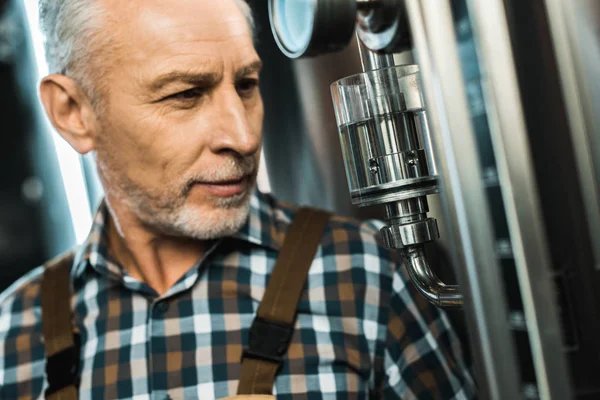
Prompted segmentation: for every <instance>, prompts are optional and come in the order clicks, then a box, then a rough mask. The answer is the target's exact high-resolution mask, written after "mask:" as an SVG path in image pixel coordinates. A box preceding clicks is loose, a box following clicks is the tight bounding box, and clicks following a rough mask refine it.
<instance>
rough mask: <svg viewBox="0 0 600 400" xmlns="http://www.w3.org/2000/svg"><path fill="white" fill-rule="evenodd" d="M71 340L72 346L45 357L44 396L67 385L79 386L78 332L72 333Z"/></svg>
mask: <svg viewBox="0 0 600 400" xmlns="http://www.w3.org/2000/svg"><path fill="white" fill-rule="evenodd" d="M73 342H74V344H73V346H71V347H67V348H66V349H64V350H62V351H59V352H58V353H55V354H53V355H51V356H49V357H48V358H47V359H46V378H47V379H48V388H47V389H46V392H45V396H46V398H48V397H49V396H51V395H52V394H54V393H56V392H59V391H61V390H62V389H64V388H66V387H68V386H74V387H75V388H77V387H79V376H78V366H79V347H80V345H81V339H80V337H79V334H73Z"/></svg>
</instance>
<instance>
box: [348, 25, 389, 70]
mask: <svg viewBox="0 0 600 400" xmlns="http://www.w3.org/2000/svg"><path fill="white" fill-rule="evenodd" d="M356 41H357V43H358V52H359V54H360V63H361V65H362V69H363V72H369V71H375V70H377V69H381V68H388V67H393V66H394V65H395V63H394V56H393V54H377V53H375V52H373V51H371V50H369V49H368V48H367V47H366V46H365V45H364V43H363V42H362V40H360V37H359V36H358V32H356Z"/></svg>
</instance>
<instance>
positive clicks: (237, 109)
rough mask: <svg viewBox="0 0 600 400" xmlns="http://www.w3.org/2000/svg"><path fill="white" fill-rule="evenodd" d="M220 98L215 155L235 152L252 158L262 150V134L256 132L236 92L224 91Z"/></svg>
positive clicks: (214, 142)
mask: <svg viewBox="0 0 600 400" xmlns="http://www.w3.org/2000/svg"><path fill="white" fill-rule="evenodd" d="M223 92H224V93H221V95H220V96H217V97H218V101H217V104H216V106H217V107H216V110H215V111H216V114H217V115H218V116H215V117H217V118H219V121H218V126H219V128H220V129H217V130H216V132H214V135H215V136H214V138H213V140H212V143H211V146H212V150H213V152H215V153H220V152H227V151H233V152H236V153H238V154H240V155H242V156H250V155H253V154H255V153H256V152H257V151H258V150H259V149H260V134H259V132H255V129H253V126H252V124H251V121H250V117H251V116H250V115H249V112H248V110H247V109H246V107H245V106H244V103H243V101H242V99H241V98H240V97H239V95H238V94H237V92H236V91H235V90H227V91H223Z"/></svg>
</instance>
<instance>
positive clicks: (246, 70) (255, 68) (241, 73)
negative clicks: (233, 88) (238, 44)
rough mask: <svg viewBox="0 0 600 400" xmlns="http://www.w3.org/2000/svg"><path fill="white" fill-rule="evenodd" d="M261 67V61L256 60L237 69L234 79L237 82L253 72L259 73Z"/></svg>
mask: <svg viewBox="0 0 600 400" xmlns="http://www.w3.org/2000/svg"><path fill="white" fill-rule="evenodd" d="M262 65H263V63H262V61H261V60H257V61H254V62H253V63H252V64H249V65H246V66H245V67H242V68H240V69H238V70H237V71H235V79H236V80H238V79H240V78H243V77H245V76H248V75H252V74H253V73H255V72H260V70H261V69H262Z"/></svg>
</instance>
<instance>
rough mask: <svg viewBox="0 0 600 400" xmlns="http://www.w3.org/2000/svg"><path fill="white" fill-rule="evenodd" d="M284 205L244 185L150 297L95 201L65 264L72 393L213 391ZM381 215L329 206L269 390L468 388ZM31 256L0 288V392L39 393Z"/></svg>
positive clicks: (260, 288)
mask: <svg viewBox="0 0 600 400" xmlns="http://www.w3.org/2000/svg"><path fill="white" fill-rule="evenodd" d="M294 213H295V208H294V207H293V206H290V205H287V204H283V203H280V202H277V201H276V200H275V199H273V198H272V197H270V196H267V195H264V194H261V193H259V192H257V193H256V194H255V195H254V196H253V197H252V202H251V208H250V215H249V219H248V222H247V223H246V225H245V227H244V228H243V229H242V230H241V231H240V232H239V233H238V234H237V235H235V236H234V237H229V238H225V239H221V240H219V241H215V242H214V243H213V244H212V247H211V249H210V251H208V252H207V253H206V254H205V256H204V257H203V258H202V260H200V261H198V263H197V264H196V265H194V266H193V267H192V268H191V269H190V270H189V272H188V273H187V274H186V275H185V276H184V277H183V278H181V280H180V281H178V282H177V283H176V284H175V285H174V286H173V287H171V288H170V290H169V291H168V292H167V293H166V294H164V295H163V296H160V297H159V296H158V295H157V294H156V292H155V291H154V290H153V289H152V288H150V287H149V286H148V285H146V284H144V283H142V282H139V281H137V280H136V279H134V278H133V277H131V276H130V275H128V274H127V272H126V271H125V270H123V269H122V268H121V267H120V266H119V265H118V263H117V262H116V261H115V260H114V259H112V258H111V256H110V254H108V252H107V247H106V228H105V226H106V220H107V218H108V212H107V209H106V207H105V206H101V207H100V209H99V211H98V213H97V215H96V217H95V220H94V225H93V227H92V230H91V233H90V236H89V238H88V239H87V241H86V243H85V244H84V245H83V246H82V247H81V249H79V250H78V252H77V256H76V258H75V262H74V266H73V269H72V274H71V279H72V287H73V297H72V304H73V307H74V310H75V321H76V322H75V323H76V326H77V329H78V330H79V331H80V333H81V357H80V376H81V385H80V399H82V400H85V399H104V398H106V399H117V398H118V399H136V400H138V399H139V400H141V399H157V400H166V399H202V400H205V399H215V398H216V399H219V398H222V397H226V396H230V395H234V394H235V393H236V389H237V385H238V379H239V374H240V356H241V353H242V349H243V347H244V346H245V345H246V343H247V339H248V338H247V337H248V330H249V327H250V324H251V323H252V320H253V319H254V316H255V313H256V310H257V308H258V305H259V303H260V300H261V298H262V296H263V293H264V291H265V287H266V284H267V281H268V278H269V274H270V272H271V270H272V269H273V265H274V263H275V260H276V258H277V255H278V250H279V248H280V246H281V244H282V239H283V237H284V234H285V232H286V229H287V228H288V226H289V224H290V222H291V220H292V218H293V216H294ZM380 226H381V225H380V224H379V225H378V224H377V223H376V222H373V221H371V222H362V223H361V222H357V221H354V220H350V219H346V218H340V217H333V218H332V220H331V221H330V222H329V224H328V226H327V228H326V231H325V234H324V236H323V238H322V240H321V244H320V247H319V249H318V251H317V254H316V256H315V259H314V261H313V264H312V266H311V269H310V272H309V276H308V282H307V287H306V290H305V292H304V294H303V298H302V300H301V302H300V304H299V307H298V319H297V322H296V327H295V333H294V336H293V339H292V343H291V345H290V348H289V351H288V353H287V356H286V358H285V363H284V365H283V368H282V370H281V372H280V373H279V375H278V376H277V379H276V382H275V387H274V393H275V394H276V395H277V398H278V399H309V400H310V399H315V400H316V399H367V398H383V399H401V398H402V399H468V398H472V397H474V384H473V381H472V379H471V377H470V375H469V373H468V372H467V370H466V369H465V367H464V364H463V361H462V360H461V358H460V349H459V346H458V344H457V341H456V337H455V334H454V332H453V331H452V329H451V328H450V325H449V323H448V319H447V317H446V315H445V314H444V313H443V312H441V311H440V310H438V309H437V308H435V307H432V306H430V305H428V304H427V303H426V302H425V301H424V300H423V299H421V297H420V296H419V295H418V294H417V293H416V292H415V290H413V288H412V286H411V285H410V284H409V283H407V282H408V279H407V275H406V273H405V272H404V269H403V268H398V263H397V259H396V258H395V257H397V256H395V253H393V252H389V251H387V250H386V249H384V248H383V247H381V246H380V245H379V244H377V242H376V239H375V237H376V234H377V231H378V228H379V227H380ZM41 276H42V268H38V269H35V270H34V271H32V272H31V273H29V274H28V275H27V276H25V277H24V278H22V279H21V280H19V281H18V282H16V283H15V284H14V285H13V286H12V287H11V288H10V289H9V290H8V291H7V292H5V293H4V295H2V296H1V297H0V398H1V399H30V398H41V397H42V396H43V391H44V389H45V387H46V385H47V383H46V381H45V378H44V368H45V351H44V344H43V341H42V329H41V321H40V318H41V309H40V279H41Z"/></svg>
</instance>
